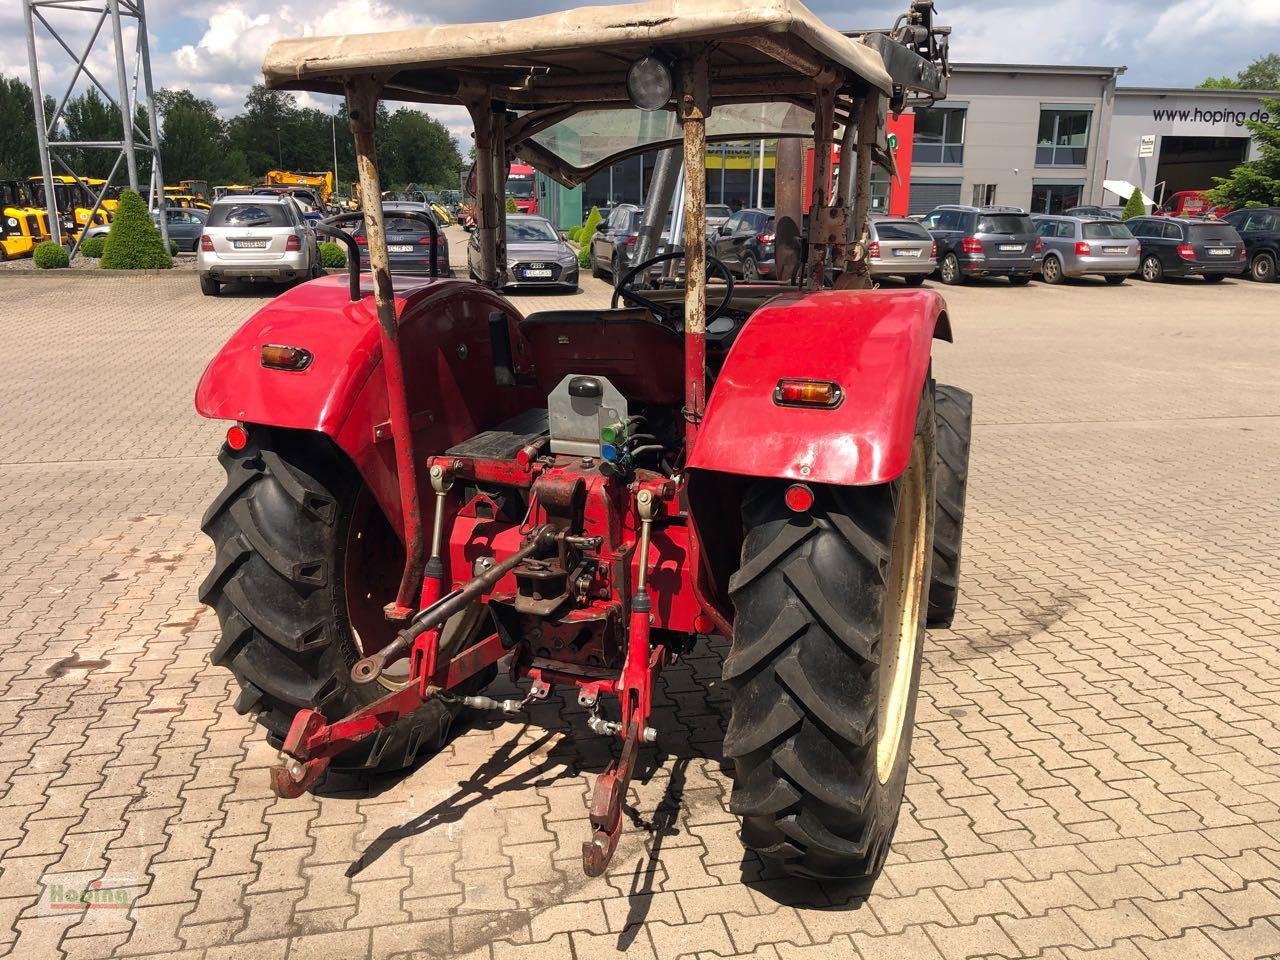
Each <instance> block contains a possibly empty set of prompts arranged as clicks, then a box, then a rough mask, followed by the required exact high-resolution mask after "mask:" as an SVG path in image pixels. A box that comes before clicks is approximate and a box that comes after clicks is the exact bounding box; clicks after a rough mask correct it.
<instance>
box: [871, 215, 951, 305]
mask: <svg viewBox="0 0 1280 960" xmlns="http://www.w3.org/2000/svg"><path fill="white" fill-rule="evenodd" d="M867 232H868V242H869V244H870V246H869V248H868V250H867V263H868V264H869V265H870V267H871V276H873V277H901V278H902V280H903V282H904V283H906V284H907V285H908V286H911V287H918V286H920V284H922V283H924V280H925V277H927V276H929V274H931V273H933V271H934V270H936V269H937V267H938V260H937V254H938V245H937V243H935V242H934V240H933V237H931V236H930V235H929V231H928V230H926V229H925V228H924V227H923V226H921V225H920V224H919V223H917V222H916V221H914V220H909V219H907V218H905V217H888V216H874V217H872V218H871V223H870V226H869V228H868V231H867Z"/></svg>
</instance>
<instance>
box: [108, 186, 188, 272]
mask: <svg viewBox="0 0 1280 960" xmlns="http://www.w3.org/2000/svg"><path fill="white" fill-rule="evenodd" d="M100 265H101V267H102V269H103V270H167V269H169V268H170V267H172V266H173V259H172V257H170V256H169V251H167V250H165V248H164V244H163V243H162V242H161V240H160V231H159V230H158V229H157V228H156V225H155V224H154V223H152V222H151V215H150V214H149V213H147V205H146V203H145V202H144V201H143V199H142V197H140V196H138V195H137V194H136V193H134V192H133V191H132V190H124V191H122V192H121V193H120V206H119V207H117V208H116V215H115V217H114V219H112V221H111V231H110V232H109V233H108V234H107V242H106V245H105V246H104V247H103V249H102V261H101V264H100Z"/></svg>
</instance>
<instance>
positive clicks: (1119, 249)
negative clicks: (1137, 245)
mask: <svg viewBox="0 0 1280 960" xmlns="http://www.w3.org/2000/svg"><path fill="white" fill-rule="evenodd" d="M1102 252H1103V253H1128V252H1129V248H1128V247H1103V248H1102Z"/></svg>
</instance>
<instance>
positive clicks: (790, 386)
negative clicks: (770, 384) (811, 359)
mask: <svg viewBox="0 0 1280 960" xmlns="http://www.w3.org/2000/svg"><path fill="white" fill-rule="evenodd" d="M843 399H844V392H843V391H842V390H841V389H840V384H838V383H836V382H835V381H834V380H779V381H778V385H777V386H776V387H774V389H773V402H774V403H776V404H777V405H778V406H780V407H826V408H828V409H830V408H831V407H838V406H839V405H840V401H841V400H843Z"/></svg>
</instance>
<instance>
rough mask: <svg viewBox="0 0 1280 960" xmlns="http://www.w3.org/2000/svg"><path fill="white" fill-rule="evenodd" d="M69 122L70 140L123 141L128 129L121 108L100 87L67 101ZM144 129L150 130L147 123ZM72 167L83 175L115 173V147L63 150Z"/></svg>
mask: <svg viewBox="0 0 1280 960" xmlns="http://www.w3.org/2000/svg"><path fill="white" fill-rule="evenodd" d="M62 118H63V120H64V121H65V123H66V139H68V140H77V141H94V140H99V141H101V140H116V141H118V140H120V138H121V137H122V136H123V135H124V130H123V128H122V127H121V126H120V110H119V109H118V108H117V107H116V105H115V104H114V103H112V102H111V101H110V100H107V99H105V98H104V97H102V96H101V95H100V94H99V93H98V88H97V87H94V86H90V87H88V89H86V90H85V91H84V93H82V94H80V95H79V96H78V97H72V98H71V99H70V100H68V101H67V105H66V107H65V108H64V109H63V111H62ZM143 129H146V128H145V126H144V127H143ZM61 154H62V156H64V157H65V158H66V159H67V162H68V163H69V164H70V166H71V169H73V170H75V172H76V173H78V174H79V175H80V176H82V177H105V176H106V175H107V174H109V173H110V172H111V166H112V164H113V163H115V159H116V154H115V151H113V150H99V149H94V148H91V147H87V148H84V149H81V150H74V151H73V150H63V151H61Z"/></svg>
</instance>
